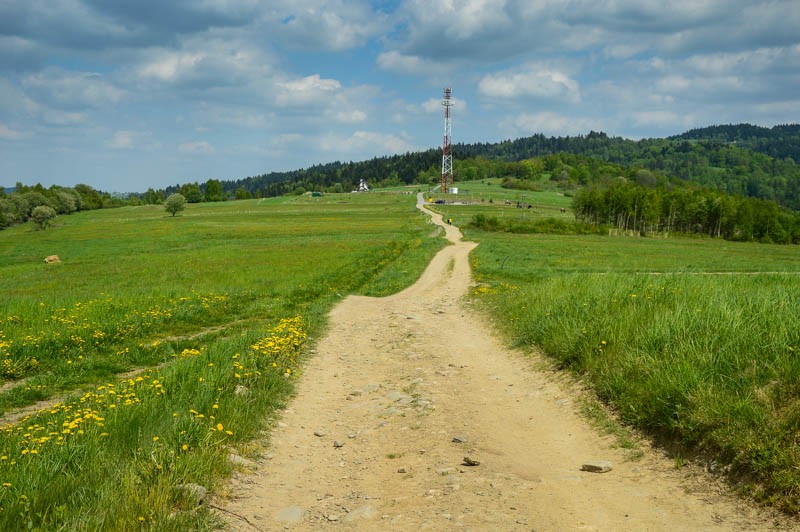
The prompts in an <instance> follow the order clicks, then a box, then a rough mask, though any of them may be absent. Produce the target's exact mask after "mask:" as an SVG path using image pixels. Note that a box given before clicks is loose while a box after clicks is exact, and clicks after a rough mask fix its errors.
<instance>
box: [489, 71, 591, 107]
mask: <svg viewBox="0 0 800 532" xmlns="http://www.w3.org/2000/svg"><path fill="white" fill-rule="evenodd" d="M478 90H479V91H480V92H481V94H483V95H484V96H487V97H489V98H506V99H535V100H545V101H563V102H569V103H578V102H580V100H581V93H580V87H579V86H578V82H577V81H575V80H574V79H572V78H570V77H569V76H568V75H566V74H564V73H563V72H560V71H557V70H553V69H551V68H549V67H544V66H536V65H531V66H528V67H526V68H524V69H522V70H521V71H516V72H515V71H510V72H505V73H501V74H489V75H487V76H484V77H483V78H482V79H481V80H480V82H479V83H478Z"/></svg>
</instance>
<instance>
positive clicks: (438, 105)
mask: <svg viewBox="0 0 800 532" xmlns="http://www.w3.org/2000/svg"><path fill="white" fill-rule="evenodd" d="M442 100H443V98H430V99H428V100H425V101H424V102H422V105H420V108H421V109H422V111H423V112H425V113H428V114H431V113H439V114H441V113H443V112H444V111H442ZM450 103H451V104H452V106H453V108H454V109H457V110H458V112H459V113H463V112H464V111H465V110H466V109H467V102H465V101H464V100H462V99H460V98H450Z"/></svg>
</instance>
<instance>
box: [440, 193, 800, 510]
mask: <svg viewBox="0 0 800 532" xmlns="http://www.w3.org/2000/svg"><path fill="white" fill-rule="evenodd" d="M458 209H459V207H458V206H447V207H446V208H445V209H444V210H445V211H446V213H447V215H452V216H454V217H457V216H458V214H455V213H457V212H458ZM450 213H453V214H450ZM466 236H467V237H468V238H471V239H474V240H476V241H478V242H480V245H479V246H478V247H477V248H476V250H475V251H474V252H473V254H472V257H471V260H472V265H473V268H474V274H475V276H476V279H477V281H478V285H477V287H476V288H475V289H474V291H473V297H474V298H475V299H476V300H477V301H478V302H479V304H480V305H482V306H483V308H484V309H485V310H486V311H487V312H489V313H491V314H492V315H493V316H494V318H495V319H494V321H495V322H496V323H499V324H501V325H500V326H501V327H502V328H503V330H504V332H505V334H506V335H507V336H508V338H509V340H510V341H511V342H512V343H513V344H514V345H517V346H520V347H523V348H536V349H539V350H541V351H543V352H544V353H545V354H546V355H548V356H549V357H551V358H552V359H553V360H554V362H555V363H556V364H557V365H560V366H561V367H564V368H569V369H570V370H572V371H575V372H576V373H578V374H580V375H581V376H582V378H583V379H584V380H585V381H586V382H587V383H589V384H590V385H591V386H592V387H593V388H594V389H595V390H596V391H597V393H598V394H599V396H600V398H601V399H603V400H604V401H606V402H607V403H608V404H610V405H611V406H612V407H613V408H614V409H615V410H616V412H617V414H618V415H619V417H620V418H621V419H622V420H623V421H624V422H625V423H628V424H630V425H633V426H636V427H638V428H640V429H643V430H645V431H647V432H649V433H650V434H653V435H656V436H658V437H659V438H665V439H666V440H667V441H669V442H670V444H671V445H673V446H677V447H676V448H677V449H678V452H679V453H680V455H681V456H686V455H690V454H696V453H699V454H700V455H705V456H708V457H709V458H713V459H716V460H718V461H719V462H720V463H723V464H726V465H727V471H728V472H729V474H730V475H731V477H732V479H733V480H734V481H735V483H736V484H737V485H739V486H740V487H741V488H742V489H743V490H744V491H745V492H747V493H749V494H751V495H753V496H755V497H756V498H758V499H759V500H761V501H764V502H766V503H769V504H774V505H776V506H778V507H780V508H782V509H784V510H786V511H788V512H797V511H798V509H800V492H798V489H797V487H798V486H800V447H798V445H797V434H798V430H800V385H799V384H798V383H800V275H798V272H800V249H798V248H797V247H796V246H775V245H761V244H748V243H734V242H724V241H718V240H689V239H677V238H675V239H647V238H631V237H602V236H574V235H570V236H556V235H513V234H507V233H485V232H481V231H478V230H475V229H467V230H466ZM772 272H780V273H772Z"/></svg>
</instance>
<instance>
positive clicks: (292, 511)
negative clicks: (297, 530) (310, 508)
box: [275, 506, 306, 523]
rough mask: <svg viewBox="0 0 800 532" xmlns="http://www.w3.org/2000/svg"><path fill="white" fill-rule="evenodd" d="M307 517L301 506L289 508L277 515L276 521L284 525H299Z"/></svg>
mask: <svg viewBox="0 0 800 532" xmlns="http://www.w3.org/2000/svg"><path fill="white" fill-rule="evenodd" d="M305 516H306V511H305V510H304V509H303V508H301V507H300V506H287V507H286V508H284V509H283V510H281V511H280V512H278V513H277V515H275V519H277V520H278V521H280V522H282V523H299V522H300V521H302V520H303V518H304V517H305Z"/></svg>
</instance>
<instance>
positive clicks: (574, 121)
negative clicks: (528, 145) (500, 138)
mask: <svg viewBox="0 0 800 532" xmlns="http://www.w3.org/2000/svg"><path fill="white" fill-rule="evenodd" d="M500 128H501V129H502V130H504V131H506V132H508V133H509V134H511V135H532V134H536V133H543V134H545V135H552V136H562V135H580V134H585V133H588V132H589V131H591V130H595V131H601V130H602V129H603V128H602V125H601V124H600V123H599V122H598V121H596V120H594V119H590V118H574V117H569V116H564V115H560V114H557V113H553V112H550V111H545V112H542V113H535V114H527V113H522V114H519V115H516V116H513V117H510V118H508V119H506V120H503V121H502V122H501V123H500Z"/></svg>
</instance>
